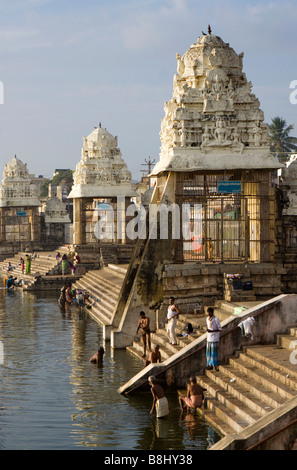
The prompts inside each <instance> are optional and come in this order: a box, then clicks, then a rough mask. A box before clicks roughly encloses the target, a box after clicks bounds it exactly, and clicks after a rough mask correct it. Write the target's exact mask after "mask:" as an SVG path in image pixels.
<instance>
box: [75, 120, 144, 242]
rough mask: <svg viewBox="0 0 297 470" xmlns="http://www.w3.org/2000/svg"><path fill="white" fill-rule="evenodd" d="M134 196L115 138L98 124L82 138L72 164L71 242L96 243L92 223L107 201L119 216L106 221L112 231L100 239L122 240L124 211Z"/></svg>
mask: <svg viewBox="0 0 297 470" xmlns="http://www.w3.org/2000/svg"><path fill="white" fill-rule="evenodd" d="M136 195H137V193H136V192H135V191H134V189H133V188H132V185H131V173H130V171H129V170H128V168H127V165H126V163H125V162H124V160H123V158H122V155H121V152H120V149H119V148H118V140H117V137H114V136H112V135H111V134H110V133H109V132H108V131H107V130H106V129H103V128H102V127H101V124H99V127H96V128H95V129H94V130H93V131H92V132H91V134H90V135H89V136H88V137H87V138H86V137H84V138H83V148H82V151H81V160H80V162H79V163H78V164H77V165H76V170H75V172H74V184H73V186H72V189H71V192H70V194H69V195H68V198H69V199H73V217H74V219H73V222H74V230H73V241H74V244H76V245H78V244H80V245H84V244H91V243H96V242H98V238H97V235H95V233H94V225H95V223H96V221H97V219H98V217H99V216H98V211H97V208H98V204H100V203H108V204H109V205H110V206H111V207H112V210H113V211H114V212H115V213H116V214H117V215H118V216H119V215H120V217H118V219H117V223H116V224H114V225H113V223H112V222H110V224H109V226H108V227H107V232H108V231H109V230H110V232H112V233H109V232H108V233H109V234H108V237H107V238H106V240H104V241H109V242H111V241H113V242H114V241H118V240H120V243H125V211H126V207H127V206H128V205H129V203H130V198H131V197H133V196H136ZM120 220H121V222H120ZM114 227H116V229H118V231H116V229H115V228H114ZM119 228H120V229H119ZM107 232H106V233H107ZM120 232H121V233H120ZM100 239H101V238H100ZM101 241H103V240H102V239H101Z"/></svg>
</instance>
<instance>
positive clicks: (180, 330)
mask: <svg viewBox="0 0 297 470" xmlns="http://www.w3.org/2000/svg"><path fill="white" fill-rule="evenodd" d="M188 323H191V324H192V326H193V330H194V333H193V334H191V335H186V334H185V329H186V326H187V324H188ZM135 329H136V326H135ZM175 331H176V334H177V345H173V344H169V341H168V335H167V332H166V328H158V329H157V330H156V331H155V332H154V333H153V332H152V333H151V347H152V349H153V348H154V346H155V345H157V344H158V345H159V346H160V352H161V358H162V362H163V361H165V360H166V359H168V358H169V357H171V356H172V355H173V354H175V353H176V352H178V351H180V350H181V349H182V348H183V347H185V346H187V345H188V344H189V343H191V342H192V341H194V340H195V339H197V338H198V336H201V335H203V334H204V333H205V331H206V316H205V315H195V314H187V315H182V314H180V315H179V318H178V321H177V325H176V330H175ZM126 350H127V351H129V352H130V353H132V354H134V355H135V356H136V357H138V358H139V359H140V360H141V361H144V360H145V359H144V358H143V357H142V355H143V344H142V341H141V340H140V333H139V337H138V338H137V337H136V338H135V340H134V342H133V344H132V346H127V347H126ZM148 355H149V352H148V350H147V357H146V359H147V358H148Z"/></svg>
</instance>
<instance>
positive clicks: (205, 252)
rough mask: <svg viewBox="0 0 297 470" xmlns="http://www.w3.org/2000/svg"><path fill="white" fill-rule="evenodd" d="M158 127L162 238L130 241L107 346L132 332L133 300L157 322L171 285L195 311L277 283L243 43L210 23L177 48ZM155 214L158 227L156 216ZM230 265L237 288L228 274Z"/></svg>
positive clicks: (263, 134)
mask: <svg viewBox="0 0 297 470" xmlns="http://www.w3.org/2000/svg"><path fill="white" fill-rule="evenodd" d="M160 137H161V151H160V159H159V161H158V162H157V164H156V165H155V167H154V169H153V171H152V173H151V176H152V177H155V178H156V186H155V190H154V193H153V196H152V200H151V205H152V204H156V205H157V206H158V207H161V206H164V205H165V206H166V207H167V208H168V212H169V213H173V212H172V211H171V209H172V208H173V207H174V208H175V210H176V213H177V215H176V214H175V215H172V217H171V218H170V217H169V218H168V220H169V223H168V225H170V226H169V236H168V237H167V239H166V240H165V239H162V238H161V237H159V238H156V237H154V239H152V238H151V236H150V237H148V238H147V240H146V242H145V243H144V242H143V241H141V240H140V241H139V242H138V257H139V258H140V259H141V263H140V266H139V267H138V269H137V271H135V266H134V269H133V267H131V269H130V277H133V283H132V281H130V285H132V294H131V293H130V295H129V296H128V293H126V299H127V301H126V304H125V306H124V307H123V300H122V304H121V311H123V309H124V316H123V317H122V319H121V324H120V326H119V329H118V330H117V331H115V332H114V334H113V338H114V339H113V345H114V347H120V346H121V345H122V344H123V343H124V341H129V339H130V340H131V338H132V335H133V327H132V325H135V321H136V318H137V315H138V313H137V312H139V309H141V310H143V309H145V310H146V312H147V313H149V314H150V315H151V318H152V321H153V320H154V319H155V320H156V323H157V322H158V316H159V317H160V315H162V314H165V313H166V309H167V301H168V297H169V296H171V295H173V296H174V297H175V298H176V302H177V304H178V305H179V307H180V310H181V312H183V313H193V312H194V311H196V312H201V313H202V312H203V310H204V307H205V306H206V305H214V303H215V302H216V301H217V300H220V299H225V300H229V301H230V300H231V301H236V300H237V301H241V300H266V299H268V298H270V297H273V296H274V295H278V294H280V293H281V288H282V285H281V275H282V273H283V271H284V270H283V267H282V265H281V263H279V262H278V260H276V256H275V252H276V237H275V221H276V199H275V186H276V181H277V179H276V177H277V169H279V168H280V167H282V165H281V164H280V163H279V162H278V161H277V160H276V159H275V157H274V156H273V155H272V154H271V153H270V144H269V135H268V128H267V125H266V124H265V123H264V113H263V111H262V110H261V109H260V103H259V100H258V99H257V97H256V96H255V95H254V94H253V93H252V84H251V82H250V81H248V80H247V77H246V75H245V73H244V72H243V53H241V54H237V53H236V52H235V51H234V50H233V49H232V48H231V47H230V46H229V44H227V43H225V42H224V41H223V40H222V39H221V38H220V37H218V36H215V35H214V34H212V33H211V30H210V29H209V33H208V34H205V35H203V36H202V37H200V38H198V40H197V42H196V43H195V44H193V45H192V46H191V47H190V48H189V50H188V51H187V52H186V53H185V54H184V55H183V56H182V57H181V56H180V55H179V54H177V73H176V74H175V76H174V81H173V96H172V99H171V100H170V101H169V102H167V103H166V104H165V116H164V118H163V120H162V124H161V132H160ZM169 215H170V214H169ZM184 215H185V217H184ZM170 221H171V222H170ZM155 223H156V226H157V227H158V228H159V229H161V228H162V223H164V220H163V222H162V221H161V216H160V218H158V219H156V220H155ZM173 226H174V228H175V234H174V236H173V232H172V230H171V229H172V228H173ZM178 229H179V230H178ZM177 232H179V233H177ZM136 253H137V250H136ZM135 263H136V262H135ZM131 266H133V260H132V261H131ZM135 272H136V275H135V274H134V273H135ZM128 274H129V273H128ZM235 274H236V275H239V277H240V279H241V283H242V284H241V285H242V288H240V289H238V290H235V289H233V287H232V286H231V285H230V282H229V279H230V278H232V276H233V275H235ZM127 280H128V278H127ZM234 285H235V284H234ZM243 287H245V288H246V290H244V289H243ZM248 289H249V290H248ZM162 304H163V307H161V308H160V305H162ZM157 310H158V314H157V315H155V312H156V311H157ZM119 311H120V310H119ZM162 312H163V313H162Z"/></svg>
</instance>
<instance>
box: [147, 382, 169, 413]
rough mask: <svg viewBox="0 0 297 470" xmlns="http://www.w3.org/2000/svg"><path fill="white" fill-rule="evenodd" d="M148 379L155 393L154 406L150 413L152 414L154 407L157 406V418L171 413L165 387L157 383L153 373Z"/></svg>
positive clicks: (153, 393)
mask: <svg viewBox="0 0 297 470" xmlns="http://www.w3.org/2000/svg"><path fill="white" fill-rule="evenodd" d="M148 381H149V384H150V386H151V392H152V395H153V406H152V409H151V411H150V414H151V415H152V414H153V411H154V408H156V414H157V418H162V417H163V416H166V415H168V413H169V407H168V401H167V398H166V396H165V392H164V389H163V387H162V386H161V385H160V384H157V383H156V379H155V377H154V376H153V375H151V376H150V377H149V378H148Z"/></svg>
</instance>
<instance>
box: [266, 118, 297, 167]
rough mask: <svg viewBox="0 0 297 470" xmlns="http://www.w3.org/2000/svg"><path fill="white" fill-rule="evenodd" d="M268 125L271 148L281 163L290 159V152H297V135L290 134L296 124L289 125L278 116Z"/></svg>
mask: <svg viewBox="0 0 297 470" xmlns="http://www.w3.org/2000/svg"><path fill="white" fill-rule="evenodd" d="M268 127H269V135H270V149H271V151H272V152H274V153H275V154H276V157H277V158H278V160H279V161H280V162H281V163H285V162H286V161H287V160H288V159H289V153H292V152H296V153H297V137H290V136H289V133H290V132H291V130H292V129H293V128H294V124H290V125H289V126H287V123H286V121H285V120H284V119H283V118H281V117H278V116H277V117H275V118H273V119H272V123H271V124H270V125H268Z"/></svg>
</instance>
